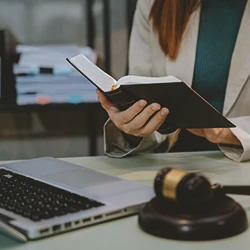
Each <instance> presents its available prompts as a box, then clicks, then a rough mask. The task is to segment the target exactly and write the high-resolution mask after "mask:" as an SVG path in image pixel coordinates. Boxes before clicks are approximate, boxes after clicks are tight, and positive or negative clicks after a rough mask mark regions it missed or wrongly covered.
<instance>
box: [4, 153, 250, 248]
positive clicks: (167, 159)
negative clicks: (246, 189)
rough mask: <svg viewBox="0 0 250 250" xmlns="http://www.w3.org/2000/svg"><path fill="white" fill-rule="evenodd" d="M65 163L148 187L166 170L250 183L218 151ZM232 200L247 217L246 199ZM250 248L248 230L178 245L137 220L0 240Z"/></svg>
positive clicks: (41, 244)
mask: <svg viewBox="0 0 250 250" xmlns="http://www.w3.org/2000/svg"><path fill="white" fill-rule="evenodd" d="M63 160H66V161H68V162H72V163H76V164H79V165H82V166H87V167H90V168H93V169H96V170H98V171H101V172H105V173H108V174H112V175H119V176H123V177H124V178H127V179H132V180H137V181H139V182H141V183H144V184H146V185H152V183H153V179H154V175H155V173H156V171H157V170H159V169H160V168H162V167H165V166H168V167H178V168H183V169H186V170H192V171H199V172H202V173H205V174H206V175H208V176H209V177H210V179H211V181H212V182H217V181H218V182H220V183H221V184H232V185H233V184H248V185H250V162H248V163H235V162H233V161H231V160H229V159H227V158H225V157H224V155H223V154H222V153H221V152H206V153H205V152H199V153H169V154H149V155H144V156H136V157H129V158H125V159H112V158H108V157H105V156H100V157H82V158H67V159H63ZM234 198H235V199H236V200H237V201H239V202H240V203H241V204H242V206H243V207H244V208H245V210H246V211H247V214H248V217H249V219H250V198H248V197H246V196H245V197H244V196H238V197H236V196H234ZM249 246H250V228H249V229H248V230H247V231H246V232H244V233H242V234H241V235H238V236H235V237H232V238H228V239H223V240H216V241H210V242H209V241H206V242H181V241H174V240H165V239H160V238H156V237H153V236H151V235H148V234H146V233H144V232H143V231H141V230H140V228H139V227H138V223H137V216H132V217H127V218H124V219H119V220H115V221H112V222H107V223H103V224H99V225H95V226H91V227H88V228H83V229H80V230H76V231H73V232H69V233H65V234H61V235H58V236H53V237H50V238H46V239H42V240H38V241H33V242H29V243H26V244H22V243H18V242H16V241H13V240H11V239H9V238H6V237H4V236H0V249H1V250H7V249H8V250H12V249H13V250H54V249H57V250H59V249H60V250H68V249H72V250H83V249H86V250H92V249H95V250H96V249H102V250H104V249H109V250H112V249H119V250H123V249H124V250H127V249H136V250H137V249H138V250H139V249H143V250H152V249H157V250H160V249H164V250H166V249H169V250H172V249H175V250H211V249H215V250H217V249H225V250H236V249H240V250H249Z"/></svg>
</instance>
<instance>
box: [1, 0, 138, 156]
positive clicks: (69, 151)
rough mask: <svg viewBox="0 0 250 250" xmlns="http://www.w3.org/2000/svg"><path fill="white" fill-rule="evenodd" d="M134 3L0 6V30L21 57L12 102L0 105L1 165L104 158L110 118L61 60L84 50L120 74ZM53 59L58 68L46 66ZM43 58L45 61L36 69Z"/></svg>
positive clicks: (52, 0)
mask: <svg viewBox="0 0 250 250" xmlns="http://www.w3.org/2000/svg"><path fill="white" fill-rule="evenodd" d="M135 4H136V1H134V0H126V1H123V0H71V1H66V0H43V1H38V0H2V1H1V2H0V27H7V28H8V29H9V30H11V31H12V33H13V34H14V36H15V37H16V39H17V41H18V46H17V51H18V53H20V54H21V55H22V56H21V59H20V60H19V64H16V65H15V66H14V73H15V79H16V85H15V86H16V103H15V104H14V105H12V104H10V103H7V104H5V103H2V104H1V105H0V117H2V118H1V120H2V124H1V125H0V138H1V140H2V142H3V144H2V145H0V155H1V159H2V160H5V159H18V158H31V157H39V156H44V155H48V154H50V155H52V156H55V157H71V156H72V157H73V156H83V155H101V154H103V138H102V134H103V131H102V126H103V124H104V122H105V120H106V119H107V115H106V113H105V111H104V110H103V109H102V108H101V107H100V105H99V103H98V101H97V97H96V95H95V89H94V88H93V87H92V86H91V85H89V84H86V83H84V78H83V77H82V76H80V75H79V74H78V73H77V72H74V71H72V69H70V68H69V67H67V66H66V64H65V62H66V61H65V60H64V61H63V63H58V62H60V61H61V62H62V60H63V59H64V57H66V56H73V55H75V54H76V53H77V52H81V53H87V54H88V53H89V56H90V57H92V58H91V60H93V61H94V62H95V63H97V64H99V66H100V67H102V69H104V70H105V71H106V72H108V73H110V74H111V75H113V76H114V77H115V78H119V77H121V76H122V75H124V74H125V73H126V70H127V50H128V38H129V34H130V29H131V25H132V19H133V12H134V8H135ZM118 40H119V42H117V41H118ZM39 50H40V51H39ZM46 53H47V56H50V60H48V57H47V58H46ZM32 56H33V57H32ZM52 58H54V61H56V62H55V64H57V65H55V64H54V65H50V64H49V63H52V62H53V59H52ZM32 60H33V61H32ZM44 61H46V62H47V63H48V64H47V65H39V62H40V63H41V62H44ZM20 62H21V63H20ZM25 62H26V63H25ZM27 62H29V63H30V64H29V65H28V63H27ZM34 62H35V63H34ZM32 63H33V65H32ZM27 65H28V66H27ZM53 67H54V71H53V70H52V71H51V72H49V74H48V72H46V70H48V69H51V68H53ZM42 71H45V72H42ZM39 86H40V87H39ZM91 87H92V88H91ZM62 142H63V144H62ZM8 145H9V146H8ZM10 148H12V149H10ZM60 148H61V150H60ZM18 152H19V153H18Z"/></svg>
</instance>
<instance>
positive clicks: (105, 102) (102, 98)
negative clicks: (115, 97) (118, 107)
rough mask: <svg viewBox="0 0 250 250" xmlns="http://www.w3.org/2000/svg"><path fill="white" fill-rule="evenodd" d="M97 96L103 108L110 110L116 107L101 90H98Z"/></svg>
mask: <svg viewBox="0 0 250 250" xmlns="http://www.w3.org/2000/svg"><path fill="white" fill-rule="evenodd" d="M96 93H97V96H98V100H99V102H100V103H101V105H102V107H103V108H104V109H105V110H108V109H109V108H112V107H115V105H114V104H113V103H112V102H111V101H109V100H108V98H107V97H106V96H105V95H104V94H103V93H102V92H101V91H100V90H99V89H97V90H96Z"/></svg>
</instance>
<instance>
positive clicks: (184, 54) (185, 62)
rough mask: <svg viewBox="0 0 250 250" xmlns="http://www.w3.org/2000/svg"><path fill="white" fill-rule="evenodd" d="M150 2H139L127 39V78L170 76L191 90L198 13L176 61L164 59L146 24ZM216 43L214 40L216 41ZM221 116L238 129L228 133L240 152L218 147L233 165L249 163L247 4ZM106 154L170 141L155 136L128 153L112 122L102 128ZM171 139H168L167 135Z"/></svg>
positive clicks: (115, 154) (249, 24)
mask: <svg viewBox="0 0 250 250" xmlns="http://www.w3.org/2000/svg"><path fill="white" fill-rule="evenodd" d="M152 4H153V0H138V3H137V8H136V11H135V16H134V23H133V28H132V33H131V39H130V50H129V74H132V75H142V76H166V75H173V76H176V77H178V78H179V79H181V80H182V81H184V82H185V83H187V84H188V85H190V86H191V84H192V79H193V72H194V65H195V57H196V45H197V38H198V28H199V17H200V9H197V10H196V11H195V12H194V13H193V14H192V16H191V18H190V21H189V23H188V25H187V28H186V30H185V32H184V35H183V40H182V43H181V47H180V51H179V54H178V57H177V59H176V60H175V61H172V60H170V58H169V57H168V56H165V54H164V53H163V51H162V50H161V48H160V45H159V42H158V35H157V34H156V33H155V32H154V31H153V28H152V23H151V21H149V20H148V16H149V12H150V9H151V6H152ZM215 39H216V38H215ZM223 114H224V115H225V116H226V117H228V118H229V119H230V120H231V121H232V122H233V123H234V124H235V125H236V126H237V127H236V128H233V129H231V131H232V132H233V133H234V134H235V136H236V137H237V138H238V139H239V140H240V141H241V144H242V149H239V148H238V149H237V148H229V147H220V149H221V150H222V152H224V153H225V155H227V156H228V157H229V158H231V159H233V160H236V161H245V160H250V0H249V1H248V2H247V4H246V8H245V11H244V14H243V18H242V22H241V26H240V30H239V33H238V37H237V41H236V46H235V49H234V52H233V56H232V61H231V67H230V73H229V78H228V83H227V89H226V96H225V103H224V109H223ZM104 136H105V153H106V154H108V155H110V156H113V157H122V156H125V155H127V154H131V153H138V152H145V151H150V150H152V149H154V148H155V147H157V146H158V145H159V143H162V141H164V140H166V139H168V138H169V136H166V135H160V134H159V133H157V132H155V133H154V134H153V135H151V136H149V137H147V138H144V139H143V140H142V141H141V143H140V145H138V147H136V148H133V149H130V148H128V146H129V145H128V143H126V141H124V139H122V138H123V137H121V136H122V134H120V133H119V131H117V129H116V128H115V127H114V125H113V124H112V122H111V121H108V122H107V123H106V125H105V127H104ZM170 136H171V135H170Z"/></svg>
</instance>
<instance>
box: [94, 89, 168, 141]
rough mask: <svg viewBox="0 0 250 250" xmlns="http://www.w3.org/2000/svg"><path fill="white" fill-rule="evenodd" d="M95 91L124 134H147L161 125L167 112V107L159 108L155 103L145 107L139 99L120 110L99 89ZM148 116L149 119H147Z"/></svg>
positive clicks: (144, 102) (145, 103)
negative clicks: (125, 108)
mask: <svg viewBox="0 0 250 250" xmlns="http://www.w3.org/2000/svg"><path fill="white" fill-rule="evenodd" d="M96 93H97V95H98V100H99V101H100V103H101V105H102V107H103V108H104V109H105V110H106V111H107V112H108V115H109V117H110V119H111V120H112V121H113V123H114V124H115V126H116V127H117V128H119V129H120V130H122V131H123V132H125V133H126V134H130V135H135V136H148V135H150V134H152V133H153V132H154V131H155V130H157V129H158V128H159V127H160V126H161V124H162V123H163V122H164V120H165V119H166V117H167V115H168V113H169V110H168V109H167V108H163V109H161V106H160V105H159V104H157V103H153V104H150V105H148V106H147V107H146V105H147V102H146V101H145V100H140V101H138V102H136V103H135V104H134V105H132V106H131V107H129V108H128V109H127V110H125V111H120V110H119V109H118V107H117V106H115V105H114V104H113V103H112V102H110V101H109V100H108V99H107V98H106V97H105V95H104V94H103V93H102V92H101V91H100V90H97V91H96ZM154 114H155V115H154ZM153 115H154V116H153ZM152 116H153V117H152ZM151 117H152V118H151ZM149 118H151V119H150V120H149Z"/></svg>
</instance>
